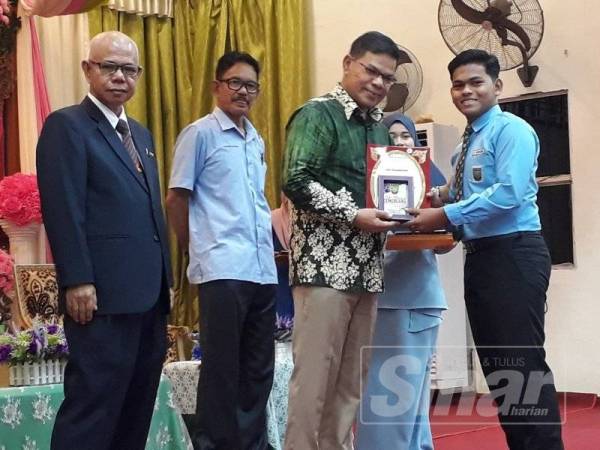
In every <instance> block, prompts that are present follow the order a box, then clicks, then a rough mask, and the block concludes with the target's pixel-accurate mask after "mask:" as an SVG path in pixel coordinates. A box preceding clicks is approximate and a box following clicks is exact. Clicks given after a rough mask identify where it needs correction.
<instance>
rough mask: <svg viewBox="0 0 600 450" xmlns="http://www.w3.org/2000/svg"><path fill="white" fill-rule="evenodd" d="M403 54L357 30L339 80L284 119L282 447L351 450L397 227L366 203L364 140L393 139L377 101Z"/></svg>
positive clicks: (382, 141)
mask: <svg viewBox="0 0 600 450" xmlns="http://www.w3.org/2000/svg"><path fill="white" fill-rule="evenodd" d="M401 57H402V53H401V52H400V51H399V50H398V47H397V46H396V44H395V43H394V42H393V41H392V40H391V39H390V38H388V37H387V36H385V35H383V34H381V33H377V32H369V33H365V34H363V35H362V36H360V37H359V38H357V39H356V40H355V41H354V42H353V43H352V46H351V48H350V53H349V54H348V55H346V56H345V57H344V59H343V77H342V81H341V83H340V84H338V85H337V86H336V87H335V89H334V90H333V91H332V92H330V93H329V94H327V95H325V96H323V97H319V98H316V99H313V100H311V101H309V102H308V103H306V104H305V105H304V106H302V107H301V108H300V109H299V110H298V111H296V112H295V113H294V114H293V116H292V118H291V119H290V122H289V123H288V127H287V133H288V134H287V143H286V155H285V159H284V187H283V190H284V192H285V194H286V195H287V196H288V197H289V198H290V199H291V201H292V202H293V208H292V239H291V249H290V282H291V284H292V293H293V297H294V308H295V317H294V335H293V352H294V372H293V374H292V379H291V382H290V400H289V412H288V426H287V432H286V443H285V448H286V450H291V449H293V450H312V449H315V450H316V449H318V448H320V449H330V448H344V449H350V448H352V432H351V428H352V423H353V421H354V419H355V417H356V411H357V408H358V405H359V399H360V386H361V383H360V379H361V377H364V376H365V375H366V371H367V365H368V359H369V358H368V353H369V352H368V351H365V350H366V349H363V350H362V352H361V348H363V347H365V346H368V345H370V343H371V334H372V330H373V324H374V321H375V316H376V307H377V304H376V295H377V293H378V292H381V291H382V290H383V269H382V262H383V261H382V250H383V244H384V240H385V232H386V231H387V230H389V229H391V228H392V227H394V223H393V222H390V221H389V220H388V219H389V214H387V213H385V212H383V211H379V210H376V209H367V208H365V189H366V157H365V155H366V147H367V144H383V145H388V144H389V137H388V131H387V129H386V127H385V126H383V125H381V124H380V123H379V121H380V120H381V118H382V115H383V114H382V112H381V110H379V109H378V108H376V105H377V104H379V102H381V100H383V98H384V97H385V96H386V94H387V93H388V90H389V88H390V86H391V85H392V84H393V83H394V81H395V78H394V73H395V71H396V68H397V66H398V63H399V61H400V58H401ZM361 353H362V354H361Z"/></svg>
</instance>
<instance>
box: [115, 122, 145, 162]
mask: <svg viewBox="0 0 600 450" xmlns="http://www.w3.org/2000/svg"><path fill="white" fill-rule="evenodd" d="M117 131H118V132H119V133H120V134H121V136H122V137H123V145H124V146H125V150H127V153H128V154H129V157H130V158H131V160H132V161H133V165H134V166H135V168H136V169H137V171H138V172H141V171H142V170H143V169H142V161H141V159H140V155H139V153H138V152H137V150H136V149H135V144H134V143H133V139H132V138H131V132H130V131H129V126H128V125H127V121H125V120H123V119H119V123H117Z"/></svg>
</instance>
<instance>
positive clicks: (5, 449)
mask: <svg viewBox="0 0 600 450" xmlns="http://www.w3.org/2000/svg"><path fill="white" fill-rule="evenodd" d="M63 398H64V395H63V386H62V384H50V385H45V386H27V387H14V388H3V389H0V450H48V449H49V448H50V436H51V435H52V426H53V424H54V418H55V417H56V411H57V410H58V407H59V406H60V403H61V402H62V400H63ZM191 449H192V445H191V442H190V438H189V435H188V432H187V429H186V427H185V424H184V423H183V420H182V419H181V414H180V413H179V411H178V409H177V407H176V406H175V404H174V403H173V396H172V393H171V384H170V382H169V380H168V379H167V378H165V377H163V378H162V379H161V381H160V386H159V389H158V395H157V397H156V404H155V406H154V415H153V416H152V424H151V425H150V434H149V435H148V441H147V443H146V450H191Z"/></svg>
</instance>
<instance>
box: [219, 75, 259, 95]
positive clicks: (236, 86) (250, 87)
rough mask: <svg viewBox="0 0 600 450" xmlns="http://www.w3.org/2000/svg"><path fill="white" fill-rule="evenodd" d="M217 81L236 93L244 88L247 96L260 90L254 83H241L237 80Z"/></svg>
mask: <svg viewBox="0 0 600 450" xmlns="http://www.w3.org/2000/svg"><path fill="white" fill-rule="evenodd" d="M217 81H220V82H222V83H227V87H228V88H229V89H231V90H232V91H236V92H237V91H239V90H240V89H242V88H243V87H245V88H246V92H248V94H256V93H257V92H258V91H259V89H260V85H259V84H258V83H256V82H255V81H242V80H240V79H239V78H228V79H227V80H217Z"/></svg>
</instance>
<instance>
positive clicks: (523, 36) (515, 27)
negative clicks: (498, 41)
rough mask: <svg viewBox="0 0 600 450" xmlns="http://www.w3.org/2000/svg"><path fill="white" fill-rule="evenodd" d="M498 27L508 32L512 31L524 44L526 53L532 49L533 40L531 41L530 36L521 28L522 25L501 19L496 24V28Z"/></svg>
mask: <svg viewBox="0 0 600 450" xmlns="http://www.w3.org/2000/svg"><path fill="white" fill-rule="evenodd" d="M497 26H500V27H504V28H506V29H507V30H510V31H512V32H513V33H514V34H515V35H516V36H517V37H518V38H519V39H520V40H521V42H522V43H523V47H525V51H529V50H530V49H531V39H529V35H528V34H527V32H526V31H525V30H524V29H523V27H521V25H519V24H517V23H515V22H513V21H512V20H508V19H501V20H498V21H497V22H495V23H494V28H496V27H497Z"/></svg>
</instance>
